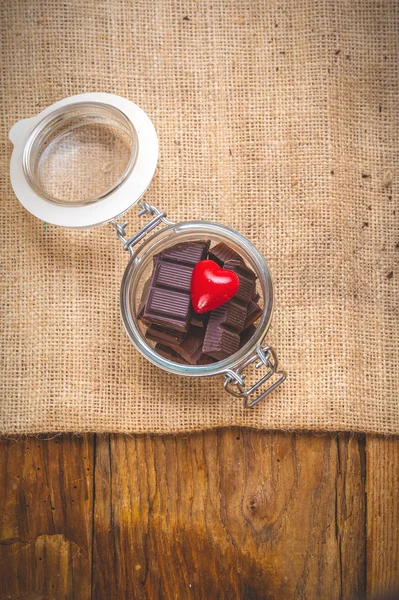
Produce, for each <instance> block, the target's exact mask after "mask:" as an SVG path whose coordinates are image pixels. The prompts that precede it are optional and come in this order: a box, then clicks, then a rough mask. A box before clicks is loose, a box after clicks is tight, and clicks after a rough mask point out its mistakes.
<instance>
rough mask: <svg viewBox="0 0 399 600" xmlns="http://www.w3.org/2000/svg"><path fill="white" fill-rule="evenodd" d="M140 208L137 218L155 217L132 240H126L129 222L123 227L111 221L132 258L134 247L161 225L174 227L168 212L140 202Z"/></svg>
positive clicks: (123, 224) (125, 222)
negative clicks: (144, 216) (167, 216)
mask: <svg viewBox="0 0 399 600" xmlns="http://www.w3.org/2000/svg"><path fill="white" fill-rule="evenodd" d="M139 207H140V210H139V211H138V213H137V216H139V217H142V216H143V215H147V214H149V215H154V217H153V219H151V221H149V222H148V223H146V224H145V225H144V226H143V227H142V228H141V229H140V230H139V231H138V232H137V233H135V234H134V235H132V237H131V238H129V239H126V227H127V226H128V224H129V222H128V221H124V223H122V224H121V225H120V224H119V223H117V222H116V221H111V225H113V226H114V228H115V230H116V235H117V236H118V238H119V239H120V240H121V242H122V243H123V249H124V250H129V252H130V256H133V255H134V246H136V244H138V243H139V242H141V240H142V239H143V238H144V237H145V236H146V235H147V233H149V232H150V231H152V230H153V229H155V228H156V227H158V225H159V224H160V223H164V224H165V225H174V223H173V222H172V221H169V219H167V218H166V212H161V211H160V210H159V209H158V208H156V207H155V206H152V205H151V204H148V203H147V202H144V201H143V200H140V202H139Z"/></svg>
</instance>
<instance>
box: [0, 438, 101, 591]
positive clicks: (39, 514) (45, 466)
mask: <svg viewBox="0 0 399 600" xmlns="http://www.w3.org/2000/svg"><path fill="white" fill-rule="evenodd" d="M93 447H94V443H93V437H92V436H82V437H77V436H73V435H62V436H59V437H56V438H54V439H51V440H45V439H43V438H28V439H25V440H23V441H18V442H17V441H11V440H6V441H0V598H2V599H3V598H7V599H9V598H10V599H14V598H15V599H17V598H29V600H30V599H36V598H42V597H46V598H47V597H48V598H52V599H54V600H58V599H61V598H62V599H65V598H68V599H69V598H73V597H75V598H79V600H86V599H89V598H90V596H91V558H92V544H91V539H92V511H93V491H92V488H93V485H92V483H93V473H94V460H93V459H94V453H93Z"/></svg>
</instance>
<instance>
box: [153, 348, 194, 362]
mask: <svg viewBox="0 0 399 600" xmlns="http://www.w3.org/2000/svg"><path fill="white" fill-rule="evenodd" d="M155 350H156V351H157V352H158V353H159V354H160V355H161V356H163V357H164V358H167V359H169V360H173V362H177V363H179V364H180V365H187V364H188V363H187V362H186V361H185V360H184V358H182V357H181V356H180V354H177V352H175V351H174V350H173V348H171V347H170V346H164V345H163V344H160V343H158V344H156V345H155Z"/></svg>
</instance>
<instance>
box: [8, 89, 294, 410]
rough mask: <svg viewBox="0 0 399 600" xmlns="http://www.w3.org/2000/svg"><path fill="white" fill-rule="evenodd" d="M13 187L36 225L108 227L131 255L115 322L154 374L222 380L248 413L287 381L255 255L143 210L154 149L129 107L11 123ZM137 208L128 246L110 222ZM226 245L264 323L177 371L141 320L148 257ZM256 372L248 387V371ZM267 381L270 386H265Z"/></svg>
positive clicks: (92, 104)
mask: <svg viewBox="0 0 399 600" xmlns="http://www.w3.org/2000/svg"><path fill="white" fill-rule="evenodd" d="M10 139H11V141H12V142H13V144H14V151H13V155H12V158H11V183H12V186H13V189H14V192H15V194H16V196H17V197H18V199H19V200H20V202H21V203H22V204H23V206H24V207H25V208H26V209H27V210H29V211H30V212H31V213H32V214H33V215H35V216H36V217H38V218H39V219H41V220H43V221H46V222H48V223H52V224H54V225H59V226H62V227H74V228H85V227H94V226H97V225H101V224H104V223H111V224H112V225H113V227H114V228H115V230H116V233H117V235H118V237H119V239H120V240H121V241H122V242H123V247H124V249H125V250H126V251H128V252H129V253H130V255H131V258H130V261H129V263H128V265H127V267H126V270H125V273H124V275H123V278H122V284H121V292H120V306H121V315H122V320H123V323H124V326H125V328H126V331H127V334H128V336H129V338H130V340H131V341H132V343H133V345H134V346H135V347H136V348H137V350H138V351H139V352H140V353H141V354H142V355H143V356H144V357H145V358H146V359H147V360H149V361H150V362H151V363H153V364H154V365H156V366H157V367H159V368H161V369H164V370H165V371H168V372H169V373H174V374H176V375H183V376H190V377H210V376H214V375H221V376H223V377H224V387H225V389H226V391H227V392H229V393H230V394H232V395H233V396H236V397H238V398H241V399H242V400H243V403H244V406H245V407H246V408H252V407H253V406H255V405H256V404H257V403H258V402H259V401H260V400H262V399H263V398H265V397H266V396H267V395H268V394H269V393H270V392H271V391H272V390H274V389H275V388H276V387H277V386H278V385H280V384H281V383H282V382H283V381H284V380H285V378H286V374H285V372H284V371H281V370H278V362H277V356H276V353H275V351H274V350H273V348H272V347H271V346H268V345H264V340H265V337H266V334H267V332H268V329H269V327H270V323H271V318H272V310H273V284H272V279H271V275H270V271H269V269H268V267H267V264H266V262H265V260H264V258H263V257H262V255H261V254H260V253H259V252H258V250H257V249H256V248H255V246H254V245H253V244H252V243H251V242H250V241H249V240H248V239H247V238H246V237H244V236H243V235H241V234H240V233H238V232H237V231H234V230H233V229H231V228H230V227H226V226H223V225H218V224H217V223H210V222H207V221H191V222H184V223H178V224H174V223H172V222H171V221H169V220H168V219H167V218H166V214H165V213H164V212H161V211H160V210H159V209H158V208H156V207H154V206H151V205H149V204H147V203H146V202H144V201H143V200H141V197H142V195H143V194H144V192H145V190H146V189H147V187H148V186H149V184H150V182H151V180H152V177H153V175H154V172H155V168H156V164H157V159H158V140H157V136H156V133H155V130H154V127H153V125H152V123H151V121H150V119H149V118H148V116H147V115H146V114H145V113H144V112H143V111H142V110H141V109H140V108H139V107H138V106H136V105H135V104H133V103H132V102H130V101H129V100H126V99H124V98H120V97H119V96H115V95H112V94H102V93H91V94H81V95H78V96H73V97H71V98H66V99H64V100H61V101H60V102H57V103H56V104H54V105H52V106H50V107H48V108H47V109H45V110H44V111H43V112H42V113H40V114H39V115H38V116H36V117H33V118H31V119H25V120H23V121H19V122H18V123H16V124H15V125H14V126H13V127H12V129H11V131H10ZM137 203H138V204H139V207H140V210H139V215H140V216H144V215H146V216H148V217H149V220H148V222H147V223H146V224H145V225H144V226H143V227H142V229H140V230H139V231H138V232H137V233H135V234H134V235H133V236H132V237H130V238H128V237H127V233H126V228H127V225H128V223H127V222H124V223H122V224H119V223H118V222H117V219H118V218H119V217H120V216H121V215H123V214H124V213H125V212H126V211H127V210H128V209H129V208H130V207H131V206H133V205H135V204H137ZM198 240H211V247H212V246H213V245H215V244H217V243H219V242H225V243H226V244H228V245H229V246H230V247H231V248H232V249H233V250H235V251H236V252H238V253H239V254H240V255H241V256H242V258H243V259H244V260H245V262H246V264H247V265H248V266H249V267H250V268H251V269H252V270H253V271H254V272H255V274H256V276H257V283H256V285H257V289H256V292H257V293H258V294H259V296H260V299H259V305H260V307H261V308H262V315H261V317H260V320H259V322H258V324H257V326H256V330H255V332H254V334H253V335H252V337H251V338H250V339H249V340H248V341H247V342H246V343H245V345H244V346H243V347H242V348H240V349H239V350H238V351H237V352H236V353H235V354H233V355H232V356H230V357H228V358H225V359H224V360H220V361H218V362H215V363H212V364H206V365H189V364H187V365H186V364H180V363H177V362H174V361H173V360H169V359H167V358H165V357H164V356H162V355H161V354H159V353H158V352H157V351H156V349H155V344H154V343H153V342H151V341H150V340H148V339H147V338H146V337H145V328H144V326H143V323H142V322H141V321H140V320H139V319H138V310H139V303H140V299H141V294H142V290H143V287H144V282H145V281H147V279H148V277H149V275H150V274H151V271H152V264H153V257H154V256H155V255H156V254H158V253H159V252H161V251H163V250H165V249H166V248H168V247H170V246H174V245H175V244H177V243H180V242H188V241H198ZM251 365H253V366H254V367H255V369H262V371H261V372H260V373H261V375H260V377H259V378H257V379H256V380H255V382H254V383H253V384H252V385H246V381H245V380H246V377H247V375H248V370H249V368H250V366H251ZM269 380H270V381H269Z"/></svg>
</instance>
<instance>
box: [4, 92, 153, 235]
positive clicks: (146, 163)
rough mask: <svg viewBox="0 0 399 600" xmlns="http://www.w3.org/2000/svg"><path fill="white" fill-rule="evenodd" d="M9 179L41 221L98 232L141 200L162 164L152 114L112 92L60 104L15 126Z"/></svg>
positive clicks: (61, 101) (17, 194)
mask: <svg viewBox="0 0 399 600" xmlns="http://www.w3.org/2000/svg"><path fill="white" fill-rule="evenodd" d="M9 136H10V139H11V141H12V142H13V144H14V151H13V154H12V157H11V168H10V177H11V184H12V187H13V189H14V192H15V195H16V196H17V198H18V200H19V201H20V202H21V204H22V205H23V206H24V207H25V208H26V209H27V210H28V211H29V212H30V213H32V214H33V215H34V216H35V217H37V218H38V219H41V220H43V221H46V222H48V223H52V224H54V225H59V226H62V227H78V228H83V227H93V226H96V225H101V224H103V223H107V222H109V221H112V220H113V219H115V218H117V217H119V216H120V215H122V214H124V213H125V212H126V211H127V210H129V209H130V208H131V207H132V206H133V205H134V204H136V203H137V202H138V201H139V200H140V198H141V197H142V196H143V194H144V192H145V191H146V189H147V188H148V186H149V184H150V182H151V180H152V178H153V176H154V173H155V168H156V165H157V160H158V138H157V135H156V132H155V129H154V126H153V124H152V122H151V120H150V118H149V117H148V116H147V115H146V113H145V112H144V111H143V110H142V109H141V108H139V107H138V106H137V105H136V104H134V103H133V102H130V100H126V99H125V98H121V97H120V96H115V95H114V94H104V93H97V92H95V93H87V94H79V95H77V96H71V97H70V98H65V99H64V100H60V101H59V102H56V103H55V104H53V105H51V106H49V107H48V108H46V109H45V110H43V111H42V112H41V113H40V114H39V115H37V116H36V117H32V118H30V119H24V120H22V121H19V122H18V123H15V125H14V126H13V127H12V128H11V130H10V134H9Z"/></svg>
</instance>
